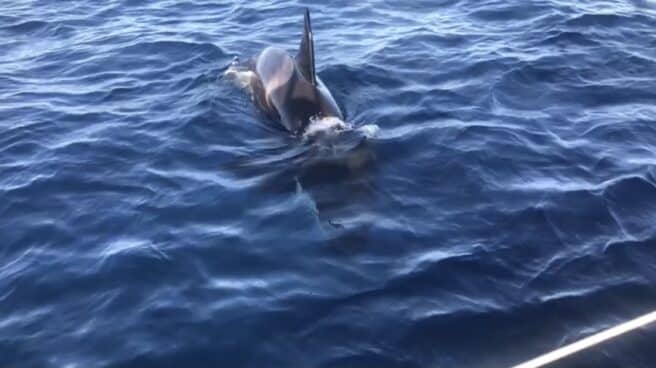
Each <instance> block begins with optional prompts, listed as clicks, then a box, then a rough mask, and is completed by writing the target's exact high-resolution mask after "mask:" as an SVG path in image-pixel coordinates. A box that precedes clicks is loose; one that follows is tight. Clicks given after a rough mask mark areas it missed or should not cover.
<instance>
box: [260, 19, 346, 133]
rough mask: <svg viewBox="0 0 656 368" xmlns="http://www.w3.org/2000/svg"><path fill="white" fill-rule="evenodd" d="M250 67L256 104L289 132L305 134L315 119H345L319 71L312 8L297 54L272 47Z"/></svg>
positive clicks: (263, 52)
mask: <svg viewBox="0 0 656 368" xmlns="http://www.w3.org/2000/svg"><path fill="white" fill-rule="evenodd" d="M248 68H249V70H250V71H251V72H252V77H251V78H250V80H249V82H248V83H249V87H250V90H251V92H252V95H253V101H254V103H255V105H256V106H257V107H258V108H259V109H260V110H261V111H262V112H263V113H264V114H265V115H266V116H267V117H269V118H270V119H272V120H275V121H278V122H280V123H281V125H282V126H283V127H284V128H285V129H286V130H288V131H289V132H291V133H293V134H297V135H300V134H302V133H303V132H304V131H305V128H306V127H307V126H308V125H309V123H310V121H311V119H314V118H337V119H339V120H340V121H343V119H344V117H343V115H342V112H341V110H340V109H339V106H338V105H337V103H336V102H335V99H334V98H333V96H332V95H331V94H330V91H329V90H328V88H326V86H325V85H324V83H323V82H322V81H321V79H319V76H318V75H317V72H316V66H315V59H314V41H313V39H312V25H311V23H310V11H309V9H305V27H304V30H303V37H302V38H301V44H300V47H299V50H298V53H297V54H296V56H295V57H292V56H291V55H290V54H289V53H288V52H287V51H285V50H283V49H281V48H278V47H274V46H269V47H267V48H265V49H264V50H262V52H260V53H259V54H258V55H257V56H256V57H255V58H253V59H252V60H251V62H250V63H249V66H248Z"/></svg>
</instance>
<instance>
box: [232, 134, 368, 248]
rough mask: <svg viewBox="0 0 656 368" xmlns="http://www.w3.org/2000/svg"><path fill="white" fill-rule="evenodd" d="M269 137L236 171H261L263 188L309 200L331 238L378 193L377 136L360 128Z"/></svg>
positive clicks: (243, 173) (248, 175)
mask: <svg viewBox="0 0 656 368" xmlns="http://www.w3.org/2000/svg"><path fill="white" fill-rule="evenodd" d="M274 135H275V134H274ZM283 135H284V136H283ZM273 142H275V143H273ZM269 143H270V144H264V145H263V146H260V147H257V148H254V151H253V152H250V153H249V154H248V155H246V156H242V157H239V158H237V159H235V161H234V162H233V163H232V164H231V165H230V170H231V171H232V173H233V175H236V176H237V177H239V178H241V179H247V178H253V177H259V178H260V182H259V183H258V184H259V185H258V188H259V190H261V191H262V192H264V193H263V194H275V195H277V196H282V197H288V196H292V197H295V198H301V199H303V200H307V202H308V205H309V206H310V207H312V209H313V212H314V216H316V219H317V220H318V222H319V224H320V225H321V228H322V230H323V231H324V233H325V235H327V236H328V238H331V237H332V236H333V235H334V233H335V232H339V231H343V230H344V229H345V228H347V227H348V225H346V224H344V223H343V222H342V221H341V219H342V218H343V217H345V216H349V215H351V214H352V213H354V212H353V210H354V208H355V207H357V206H359V205H364V204H365V203H367V201H368V199H371V198H372V196H373V195H374V194H375V188H374V184H373V183H374V175H375V173H376V166H377V160H376V150H375V141H373V140H371V139H370V138H368V137H366V136H364V135H363V134H362V133H361V132H359V131H357V130H346V131H343V132H340V133H338V134H334V135H332V134H331V135H327V136H322V137H315V138H307V139H305V138H303V139H301V138H297V137H291V136H288V135H285V133H280V134H278V135H275V136H273V135H272V137H271V138H270V141H269Z"/></svg>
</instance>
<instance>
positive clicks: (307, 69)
mask: <svg viewBox="0 0 656 368" xmlns="http://www.w3.org/2000/svg"><path fill="white" fill-rule="evenodd" d="M296 64H298V67H299V69H300V70H301V73H303V76H304V77H305V78H306V79H307V80H309V81H310V83H312V85H313V86H316V85H317V76H316V71H315V69H314V41H313V40H312V24H311V23H310V9H308V8H305V28H304V29H303V38H301V46H300V48H299V49H298V54H297V55H296Z"/></svg>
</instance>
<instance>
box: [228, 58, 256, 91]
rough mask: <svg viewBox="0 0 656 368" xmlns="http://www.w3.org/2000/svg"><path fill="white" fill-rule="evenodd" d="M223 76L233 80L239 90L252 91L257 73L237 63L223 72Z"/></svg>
mask: <svg viewBox="0 0 656 368" xmlns="http://www.w3.org/2000/svg"><path fill="white" fill-rule="evenodd" d="M223 76H224V77H225V78H227V79H229V80H231V81H232V82H233V83H235V84H236V85H237V86H238V87H239V88H244V89H249V90H250V87H251V81H252V80H253V78H255V73H253V71H251V70H248V69H245V68H243V67H240V66H239V65H238V64H237V63H232V64H231V65H230V66H229V67H228V69H226V71H225V72H223Z"/></svg>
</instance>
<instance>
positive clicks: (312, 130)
mask: <svg viewBox="0 0 656 368" xmlns="http://www.w3.org/2000/svg"><path fill="white" fill-rule="evenodd" d="M350 128H351V126H350V125H349V124H348V123H346V122H345V121H343V120H341V119H339V118H336V117H333V116H331V117H326V118H323V117H313V118H311V119H310V123H309V124H308V126H307V128H305V133H303V136H304V137H312V136H316V135H319V134H321V135H325V134H331V133H337V132H340V131H342V130H346V129H350Z"/></svg>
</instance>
